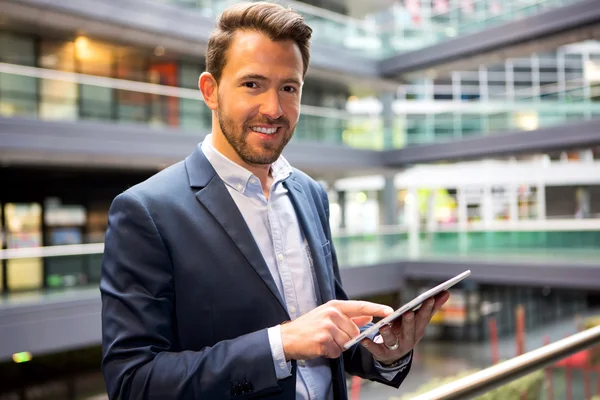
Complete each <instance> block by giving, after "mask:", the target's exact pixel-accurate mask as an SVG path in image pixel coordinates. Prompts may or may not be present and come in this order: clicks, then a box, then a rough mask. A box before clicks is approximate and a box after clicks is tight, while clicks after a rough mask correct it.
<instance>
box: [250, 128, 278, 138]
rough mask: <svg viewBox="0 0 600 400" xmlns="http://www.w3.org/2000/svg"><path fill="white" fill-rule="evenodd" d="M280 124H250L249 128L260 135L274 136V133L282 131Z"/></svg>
mask: <svg viewBox="0 0 600 400" xmlns="http://www.w3.org/2000/svg"><path fill="white" fill-rule="evenodd" d="M282 129H283V128H282V127H281V126H269V127H266V126H251V127H250V130H251V131H252V132H254V133H258V134H259V135H260V136H262V137H268V136H274V135H275V134H276V133H278V132H281V131H282Z"/></svg>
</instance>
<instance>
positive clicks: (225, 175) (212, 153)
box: [201, 134, 293, 194]
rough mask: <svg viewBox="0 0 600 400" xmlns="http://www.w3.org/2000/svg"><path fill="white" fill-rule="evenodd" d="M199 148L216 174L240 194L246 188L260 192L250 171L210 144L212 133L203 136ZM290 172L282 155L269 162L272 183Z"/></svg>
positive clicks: (286, 176) (257, 180) (257, 181)
mask: <svg viewBox="0 0 600 400" xmlns="http://www.w3.org/2000/svg"><path fill="white" fill-rule="evenodd" d="M201 149H202V152H203V153H204V155H205V156H206V158H207V159H208V161H209V162H210V163H211V165H212V167H213V168H214V169H215V172H216V173H217V175H219V177H220V178H221V179H222V180H223V182H225V184H226V185H228V186H230V187H231V188H232V189H234V190H236V191H238V192H240V193H242V194H244V193H245V192H246V191H247V190H251V189H250V188H252V189H254V190H256V191H260V193H262V187H261V185H260V181H259V179H258V178H257V177H256V176H255V175H254V174H253V173H252V172H250V171H248V170H247V169H246V168H244V167H242V166H241V165H238V164H236V163H235V162H233V161H231V160H230V159H229V158H227V157H225V156H224V155H223V154H221V153H220V152H219V151H218V150H217V149H215V148H214V146H213V144H212V134H209V135H207V136H206V137H205V138H204V140H203V141H202V145H201ZM292 172H293V170H292V167H291V165H290V164H289V162H288V161H287V160H286V159H285V157H283V156H282V155H281V156H279V158H278V159H277V160H275V162H274V163H273V164H271V174H272V176H273V185H275V184H276V183H279V182H283V181H284V180H286V179H287V178H288V177H290V176H291V175H292ZM254 190H252V191H254Z"/></svg>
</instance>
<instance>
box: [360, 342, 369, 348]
mask: <svg viewBox="0 0 600 400" xmlns="http://www.w3.org/2000/svg"><path fill="white" fill-rule="evenodd" d="M361 344H362V345H363V346H365V347H369V342H361Z"/></svg>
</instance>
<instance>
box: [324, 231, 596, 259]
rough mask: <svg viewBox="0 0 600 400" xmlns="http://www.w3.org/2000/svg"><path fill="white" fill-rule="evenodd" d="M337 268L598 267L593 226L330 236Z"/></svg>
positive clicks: (390, 232) (391, 232)
mask: <svg viewBox="0 0 600 400" xmlns="http://www.w3.org/2000/svg"><path fill="white" fill-rule="evenodd" d="M334 244H335V249H336V251H337V256H338V261H339V264H340V267H355V266H364V265H369V264H379V263H387V262H393V261H398V260H408V259H410V260H429V259H431V260H450V259H464V260H473V261H479V260H485V261H498V262H533V263H535V262H549V263H562V264H564V263H565V262H570V263H582V264H595V265H597V266H598V267H600V263H598V262H597V260H600V221H598V229H597V230H572V231H567V230H562V231H560V230H555V231H547V230H541V229H540V230H526V231H525V230H519V229H518V228H514V230H501V231H483V230H481V231H465V232H458V231H456V230H454V231H446V232H431V233H424V232H421V233H418V234H417V235H416V236H413V237H411V235H409V233H408V231H407V230H406V229H402V228H397V229H396V231H395V232H394V230H389V229H388V230H387V232H384V233H380V232H373V233H362V234H360V233H359V234H344V235H336V236H335V237H334Z"/></svg>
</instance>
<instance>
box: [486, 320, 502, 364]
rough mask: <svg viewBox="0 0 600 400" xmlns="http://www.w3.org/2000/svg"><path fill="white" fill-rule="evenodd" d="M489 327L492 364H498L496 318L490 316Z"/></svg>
mask: <svg viewBox="0 0 600 400" xmlns="http://www.w3.org/2000/svg"><path fill="white" fill-rule="evenodd" d="M488 324H489V327H490V346H491V347H492V364H498V361H499V358H500V357H499V355H498V327H497V325H496V318H490V319H489V320H488Z"/></svg>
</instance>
